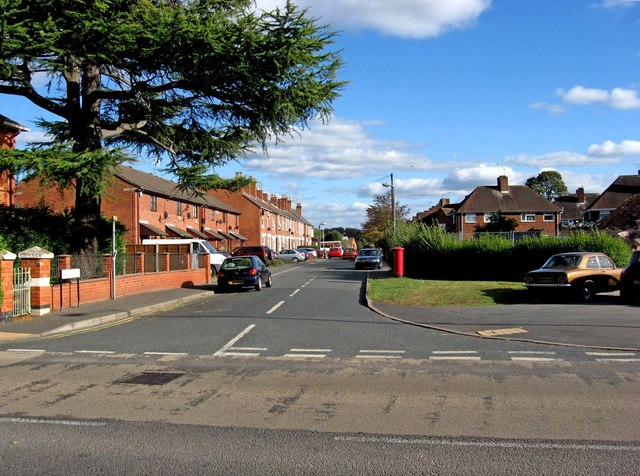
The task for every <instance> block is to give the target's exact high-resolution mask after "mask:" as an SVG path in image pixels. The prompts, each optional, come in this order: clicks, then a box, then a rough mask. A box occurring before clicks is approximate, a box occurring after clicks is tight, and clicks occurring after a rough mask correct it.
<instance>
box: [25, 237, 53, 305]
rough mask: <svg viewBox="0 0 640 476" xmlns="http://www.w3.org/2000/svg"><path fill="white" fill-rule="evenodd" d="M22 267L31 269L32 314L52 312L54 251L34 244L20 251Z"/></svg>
mask: <svg viewBox="0 0 640 476" xmlns="http://www.w3.org/2000/svg"><path fill="white" fill-rule="evenodd" d="M18 258H20V259H21V260H22V267H23V268H29V269H30V270H31V314H35V315H36V316H42V315H44V314H48V313H50V312H51V289H50V286H51V260H52V259H53V253H51V252H49V251H47V250H43V249H42V248H40V247H39V246H34V247H33V248H29V249H28V250H25V251H21V252H20V253H18Z"/></svg>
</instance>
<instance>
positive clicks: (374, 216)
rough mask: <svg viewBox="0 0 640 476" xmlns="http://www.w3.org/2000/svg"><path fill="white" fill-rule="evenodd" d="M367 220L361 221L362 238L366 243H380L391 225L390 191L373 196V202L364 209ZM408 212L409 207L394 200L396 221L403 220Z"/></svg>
mask: <svg viewBox="0 0 640 476" xmlns="http://www.w3.org/2000/svg"><path fill="white" fill-rule="evenodd" d="M366 214H367V220H366V221H365V222H364V223H362V239H364V241H366V242H368V243H380V242H382V241H383V239H384V238H385V235H386V232H387V230H388V229H390V228H391V229H392V227H393V210H392V207H391V192H389V193H385V194H382V195H376V196H375V197H373V203H372V204H371V205H369V207H368V208H367V211H366ZM408 214H409V207H408V206H407V205H401V204H400V203H398V202H397V201H396V221H397V222H398V221H404V220H406V219H407V215H408Z"/></svg>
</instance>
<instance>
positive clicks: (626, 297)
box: [620, 286, 633, 304]
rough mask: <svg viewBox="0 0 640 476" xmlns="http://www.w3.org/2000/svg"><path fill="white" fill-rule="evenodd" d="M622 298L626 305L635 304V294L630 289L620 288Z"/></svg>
mask: <svg viewBox="0 0 640 476" xmlns="http://www.w3.org/2000/svg"><path fill="white" fill-rule="evenodd" d="M620 298H621V299H622V302H623V303H625V304H632V303H633V293H632V291H631V288H630V287H626V286H625V287H622V288H620Z"/></svg>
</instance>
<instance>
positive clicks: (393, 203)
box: [382, 174, 396, 236]
mask: <svg viewBox="0 0 640 476" xmlns="http://www.w3.org/2000/svg"><path fill="white" fill-rule="evenodd" d="M389 176H390V177H391V183H386V182H385V183H383V184H382V186H383V187H390V188H391V217H392V220H393V236H395V235H396V187H395V186H394V185H393V174H390V175H389Z"/></svg>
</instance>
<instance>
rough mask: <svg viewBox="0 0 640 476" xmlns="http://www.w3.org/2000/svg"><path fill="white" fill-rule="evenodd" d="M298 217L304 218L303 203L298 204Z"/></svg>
mask: <svg viewBox="0 0 640 476" xmlns="http://www.w3.org/2000/svg"><path fill="white" fill-rule="evenodd" d="M296 215H298V216H299V217H300V218H302V203H296Z"/></svg>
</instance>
